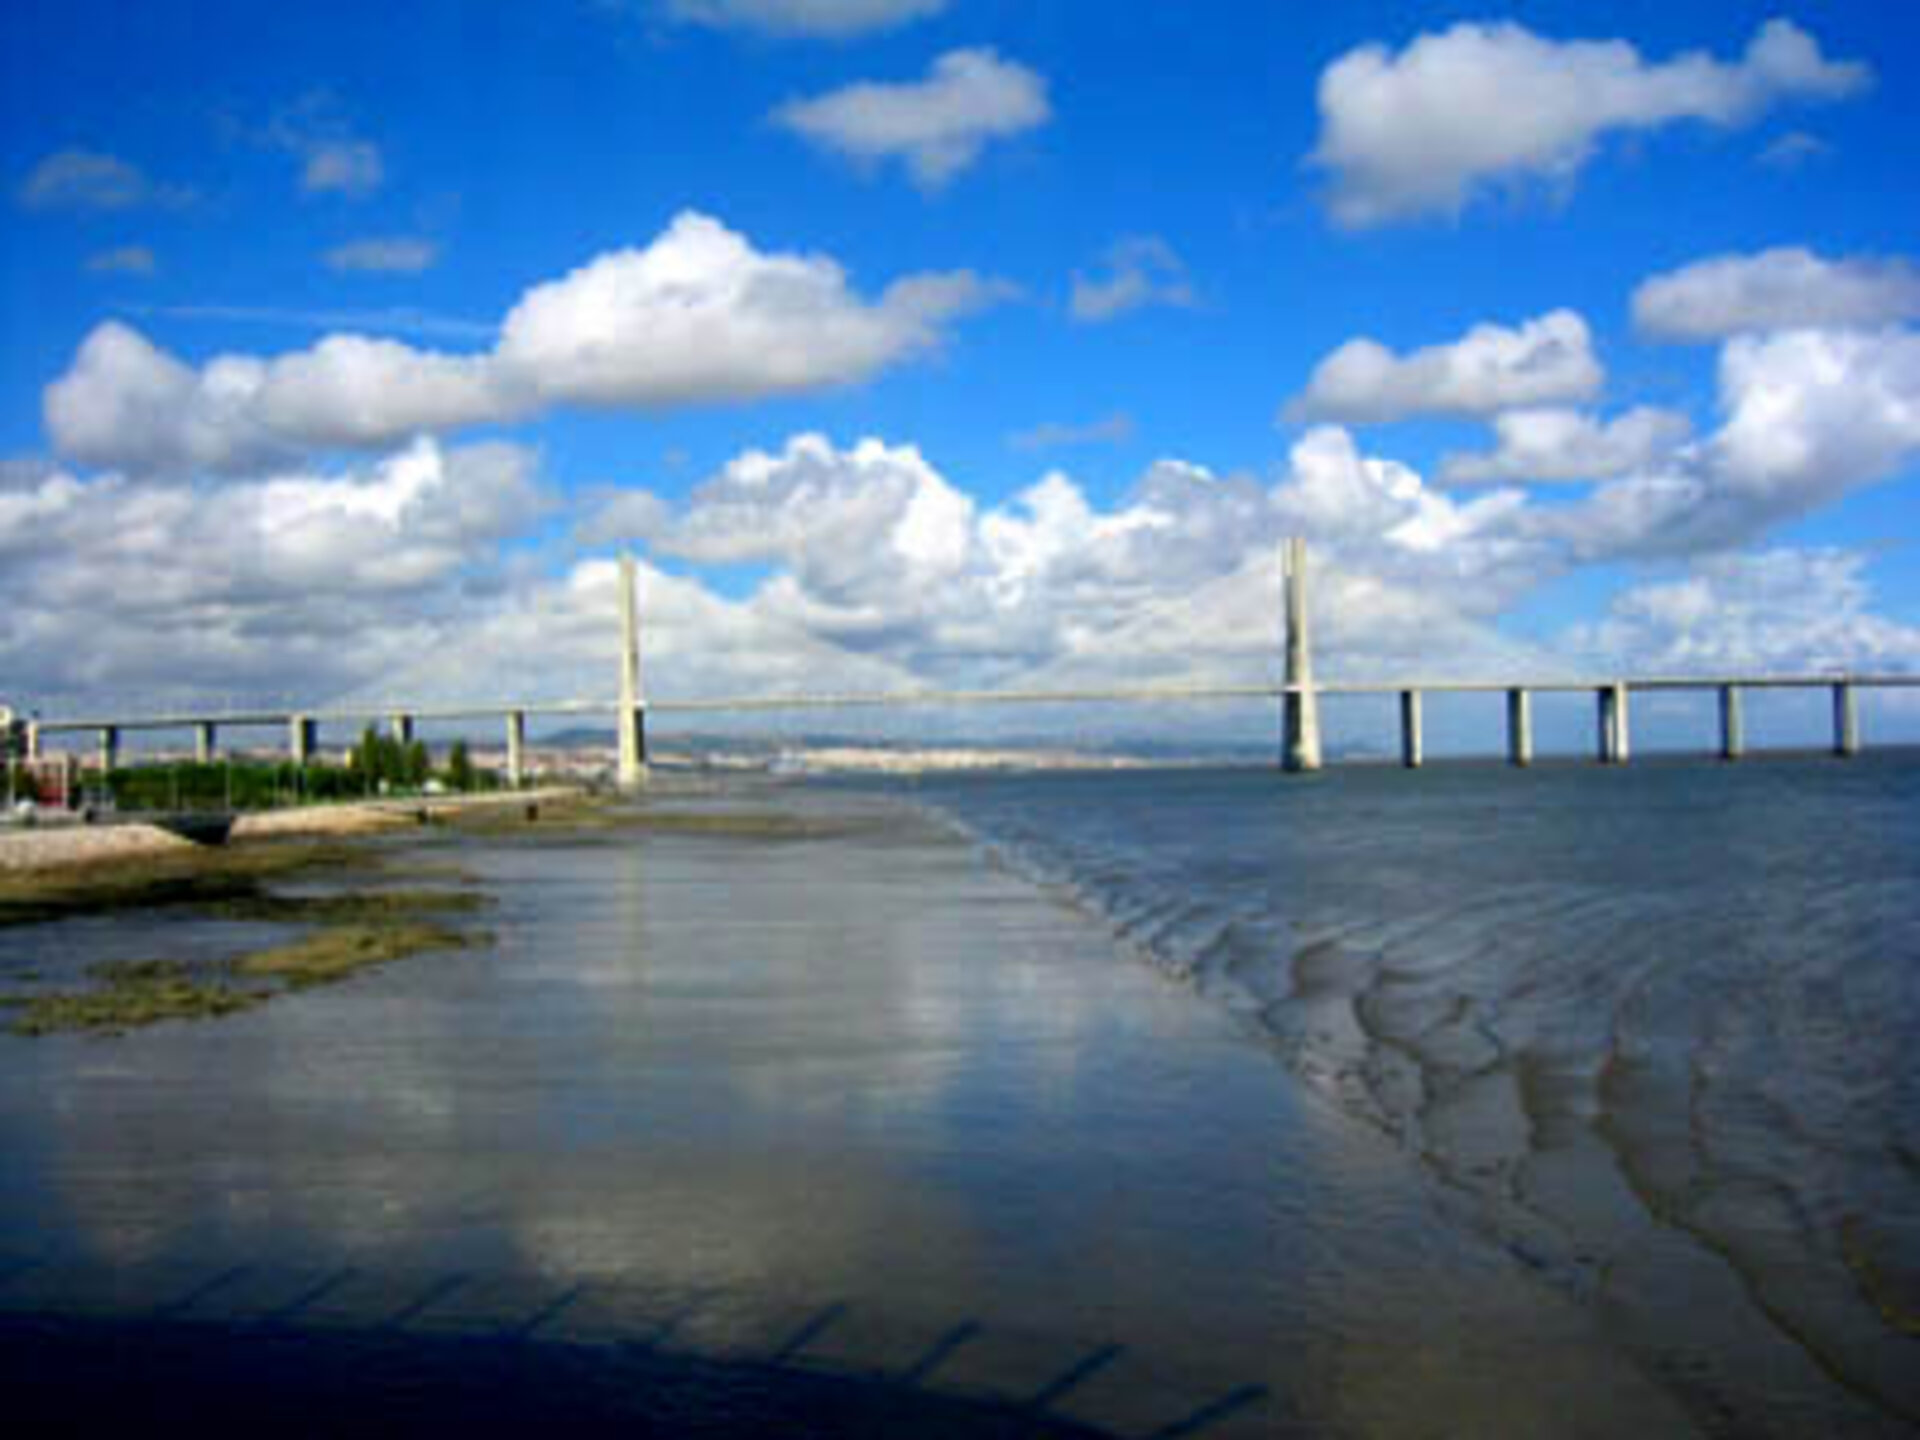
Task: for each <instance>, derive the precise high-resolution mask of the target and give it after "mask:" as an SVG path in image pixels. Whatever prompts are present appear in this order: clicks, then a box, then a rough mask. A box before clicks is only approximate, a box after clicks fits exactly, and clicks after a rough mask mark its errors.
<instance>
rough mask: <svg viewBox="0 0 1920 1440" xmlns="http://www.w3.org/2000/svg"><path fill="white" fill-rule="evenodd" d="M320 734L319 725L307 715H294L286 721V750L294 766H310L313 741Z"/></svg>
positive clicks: (313, 747) (313, 746)
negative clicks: (290, 755)
mask: <svg viewBox="0 0 1920 1440" xmlns="http://www.w3.org/2000/svg"><path fill="white" fill-rule="evenodd" d="M319 734H320V726H319V724H318V723H317V722H316V721H315V720H314V719H313V718H312V717H311V716H307V715H296V716H294V717H293V718H292V719H291V720H289V721H287V750H288V751H289V753H291V754H292V756H293V763H294V764H296V765H311V764H312V763H313V752H314V749H315V741H316V740H317V739H318V737H319Z"/></svg>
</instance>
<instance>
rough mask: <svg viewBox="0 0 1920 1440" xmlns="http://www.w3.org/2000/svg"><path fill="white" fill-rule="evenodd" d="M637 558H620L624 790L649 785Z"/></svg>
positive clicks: (620, 724)
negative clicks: (636, 595)
mask: <svg viewBox="0 0 1920 1440" xmlns="http://www.w3.org/2000/svg"><path fill="white" fill-rule="evenodd" d="M634 580H635V576H634V564H633V556H631V555H622V556H621V557H620V713H619V716H618V720H619V730H620V771H619V775H618V777H617V778H618V780H619V784H620V788H621V789H622V790H638V789H640V788H641V787H642V786H643V785H645V784H646V783H647V716H646V708H645V705H644V703H643V702H642V701H641V699H640V612H639V607H638V604H637V602H636V601H635V599H634V593H633V591H634Z"/></svg>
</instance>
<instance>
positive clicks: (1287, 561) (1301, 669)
mask: <svg viewBox="0 0 1920 1440" xmlns="http://www.w3.org/2000/svg"><path fill="white" fill-rule="evenodd" d="M1280 573H1281V576H1282V578H1283V579H1284V581H1285V583H1286V611H1287V694H1286V701H1285V712H1286V724H1285V731H1286V735H1285V742H1284V745H1283V747H1282V749H1281V753H1280V763H1281V765H1282V767H1283V768H1285V769H1286V770H1289V771H1292V772H1294V773H1296V774H1301V773H1305V772H1307V771H1311V770H1318V769H1319V768H1320V695H1319V692H1317V691H1316V690H1315V689H1314V687H1313V640H1312V636H1311V634H1310V632H1309V629H1308V625H1307V542H1306V541H1305V540H1302V539H1300V538H1299V537H1298V536H1296V537H1294V538H1293V539H1290V540H1288V541H1287V542H1286V548H1285V549H1283V550H1282V551H1281V552H1280Z"/></svg>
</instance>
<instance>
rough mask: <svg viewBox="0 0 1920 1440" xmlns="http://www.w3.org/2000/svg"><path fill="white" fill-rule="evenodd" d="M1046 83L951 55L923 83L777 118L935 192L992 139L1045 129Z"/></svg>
mask: <svg viewBox="0 0 1920 1440" xmlns="http://www.w3.org/2000/svg"><path fill="white" fill-rule="evenodd" d="M1052 113H1053V111H1052V107H1051V106H1050V105H1049V104H1048V102H1047V82H1046V80H1045V79H1044V78H1043V77H1042V76H1040V75H1039V74H1037V73H1036V72H1034V71H1032V70H1029V69H1028V68H1027V67H1026V66H1024V65H1020V64H1018V63H1016V62H1013V61H1010V60H1002V59H1001V58H1000V57H999V55H997V54H996V53H995V52H994V51H992V50H990V49H973V50H951V51H948V52H947V53H946V54H944V55H942V56H941V57H940V58H939V59H938V60H936V61H934V63H933V68H932V70H931V71H930V72H929V73H928V76H927V78H926V79H925V80H919V81H909V82H905V83H900V84H887V83H880V82H866V83H861V84H856V85H849V86H847V87H845V88H844V89H840V90H835V91H832V92H830V93H828V94H826V95H821V96H818V97H816V98H814V99H811V100H793V101H789V102H788V103H787V104H785V105H783V106H781V107H780V108H779V109H778V110H776V111H775V112H774V116H773V118H774V121H775V122H776V123H777V124H780V125H783V126H785V127H786V128H787V129H789V130H792V131H793V132H794V133H795V134H797V135H799V136H801V137H802V138H803V139H805V140H808V141H810V142H811V143H813V144H815V145H818V146H820V147H822V148H823V149H827V150H832V151H835V152H837V153H839V154H841V155H844V156H846V157H848V158H849V159H852V160H854V161H856V162H859V163H862V164H869V165H871V164H879V163H881V162H884V161H888V160H898V161H900V162H901V163H902V164H903V165H905V166H906V167H907V170H908V172H909V173H910V174H911V175H912V177H913V179H914V182H915V183H916V184H918V185H919V186H921V187H922V188H923V189H926V190H937V189H939V188H940V187H942V186H944V185H945V184H947V182H948V181H950V180H952V179H953V178H954V177H955V176H956V175H958V174H959V173H960V172H961V171H962V170H965V169H966V168H967V167H968V166H969V165H971V164H973V162H974V161H975V160H977V159H979V157H980V152H981V151H982V150H983V149H984V148H985V147H986V145H987V143H988V142H989V141H992V140H1001V139H1006V138H1008V137H1010V136H1014V135H1019V134H1022V133H1024V132H1026V131H1028V130H1032V129H1035V128H1037V127H1038V126H1041V125H1044V124H1045V123H1046V122H1047V120H1048V119H1049V118H1051V116H1052Z"/></svg>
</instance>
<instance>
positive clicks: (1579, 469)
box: [1440, 405, 1693, 485]
mask: <svg viewBox="0 0 1920 1440" xmlns="http://www.w3.org/2000/svg"><path fill="white" fill-rule="evenodd" d="M1493 428H1494V435H1495V437H1496V439H1497V440H1498V442H1499V444H1498V446H1497V448H1495V449H1494V450H1492V451H1490V452H1487V453H1485V454H1476V455H1449V456H1448V457H1447V458H1446V459H1445V461H1444V462H1442V464H1441V467H1440V479H1441V480H1442V481H1443V482H1445V483H1447V484H1451V485H1469V484H1484V483H1486V482H1487V481H1503V482H1504V481H1522V482H1526V481H1533V482H1539V481H1553V480H1608V479H1612V478H1613V477H1614V476H1616V475H1626V474H1630V473H1632V472H1634V471H1637V470H1645V469H1647V468H1648V467H1650V466H1653V465H1656V464H1658V463H1659V462H1661V461H1662V460H1663V459H1665V457H1667V456H1668V455H1669V454H1671V453H1672V451H1673V450H1674V449H1675V448H1676V447H1678V446H1679V445H1681V444H1683V443H1684V442H1685V441H1686V439H1687V437H1688V436H1689V435H1691V434H1692V431H1693V426H1692V424H1691V422H1689V421H1688V419H1687V417H1686V416H1685V415H1682V414H1680V413H1678V412H1677V411H1672V410H1660V409H1656V408H1655V407H1653V406H1647V405H1643V406H1639V407H1637V408H1635V409H1632V410H1629V411H1627V412H1626V414H1624V415H1621V416H1618V417H1617V418H1615V419H1613V420H1607V421H1602V420H1600V419H1598V418H1597V417H1595V416H1593V415H1588V414H1585V413H1583V412H1581V411H1578V410H1560V409H1540V410H1509V411H1506V412H1504V413H1502V414H1499V415H1496V416H1494V417H1493Z"/></svg>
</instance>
